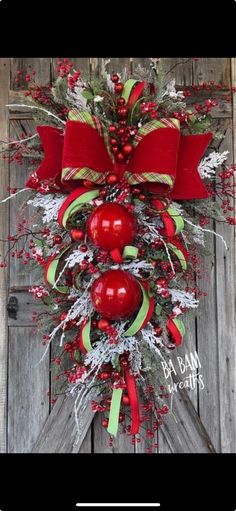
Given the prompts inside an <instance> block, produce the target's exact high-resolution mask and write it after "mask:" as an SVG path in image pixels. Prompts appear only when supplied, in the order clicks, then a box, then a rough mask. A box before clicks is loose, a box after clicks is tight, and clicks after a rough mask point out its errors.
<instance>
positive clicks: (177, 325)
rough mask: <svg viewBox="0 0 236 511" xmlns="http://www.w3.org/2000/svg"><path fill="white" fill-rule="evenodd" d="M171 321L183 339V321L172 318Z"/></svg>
mask: <svg viewBox="0 0 236 511" xmlns="http://www.w3.org/2000/svg"><path fill="white" fill-rule="evenodd" d="M172 321H173V323H174V324H175V326H176V327H177V328H178V330H179V332H180V333H181V335H182V337H184V335H185V326H184V324H183V321H182V320H181V319H179V318H174V319H173V320H172Z"/></svg>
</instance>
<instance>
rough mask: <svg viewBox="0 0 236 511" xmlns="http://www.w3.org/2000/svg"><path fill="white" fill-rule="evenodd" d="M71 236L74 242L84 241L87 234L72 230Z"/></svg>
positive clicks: (80, 230)
mask: <svg viewBox="0 0 236 511" xmlns="http://www.w3.org/2000/svg"><path fill="white" fill-rule="evenodd" d="M70 235H71V237H72V239H73V240H74V241H83V240H84V238H85V233H84V231H82V229H71V231H70Z"/></svg>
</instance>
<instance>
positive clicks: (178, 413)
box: [159, 377, 215, 454]
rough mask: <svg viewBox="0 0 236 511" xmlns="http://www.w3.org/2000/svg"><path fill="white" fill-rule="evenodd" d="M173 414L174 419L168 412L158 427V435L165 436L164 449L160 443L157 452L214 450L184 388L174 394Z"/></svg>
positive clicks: (209, 451)
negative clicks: (161, 424)
mask: <svg viewBox="0 0 236 511" xmlns="http://www.w3.org/2000/svg"><path fill="white" fill-rule="evenodd" d="M174 380H175V381H176V382H178V378H177V377H174ZM173 414H174V416H175V417H176V421H175V420H174V418H173V416H172V415H171V414H170V413H169V414H167V415H166V416H165V417H164V419H163V421H164V424H163V426H162V427H161V428H160V433H159V435H160V436H161V435H163V436H164V438H165V443H164V447H165V450H163V448H162V446H161V445H160V447H159V452H168V453H170V452H172V453H176V454H177V453H183V454H187V453H195V454H197V453H214V452H215V449H214V446H213V445H212V442H211V439H210V437H209V436H208V434H207V432H206V430H205V428H204V425H203V424H202V422H201V419H200V418H199V416H198V414H197V412H196V410H195V409H194V406H193V403H192V401H191V399H190V398H189V396H188V393H187V392H186V391H185V389H183V390H180V389H179V390H178V392H177V393H176V395H175V399H174V401H173ZM159 442H160V441H159Z"/></svg>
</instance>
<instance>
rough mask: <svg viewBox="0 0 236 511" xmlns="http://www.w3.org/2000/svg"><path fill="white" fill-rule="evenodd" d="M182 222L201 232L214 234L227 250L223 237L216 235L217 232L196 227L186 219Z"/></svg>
mask: <svg viewBox="0 0 236 511" xmlns="http://www.w3.org/2000/svg"><path fill="white" fill-rule="evenodd" d="M184 221H185V222H186V223H187V224H189V225H191V226H192V227H194V228H195V229H199V230H200V231H203V232H209V233H210V234H214V235H215V236H217V237H218V238H220V239H221V241H222V242H223V243H224V246H225V248H226V250H228V246H227V244H226V241H225V240H224V238H223V236H221V234H218V232H215V231H212V230H211V229H204V228H203V227H201V226H200V225H196V224H194V223H192V222H190V220H187V219H186V218H184Z"/></svg>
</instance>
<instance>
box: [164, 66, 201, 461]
mask: <svg viewBox="0 0 236 511" xmlns="http://www.w3.org/2000/svg"><path fill="white" fill-rule="evenodd" d="M161 68H162V70H163V71H165V73H167V74H166V76H165V82H168V81H169V80H171V79H175V82H176V85H185V86H186V85H191V83H192V79H193V77H192V59H188V58H164V59H161ZM184 324H185V328H186V335H185V337H184V343H183V345H182V346H181V347H180V348H177V349H176V350H175V351H173V353H172V354H171V357H170V358H171V360H172V361H173V364H174V367H175V369H176V370H177V372H178V364H177V357H179V356H180V357H184V356H185V355H186V354H189V353H190V352H192V353H193V352H194V351H195V350H196V321H195V314H194V312H192V313H190V314H189V315H186V316H185V317H184ZM178 373H179V372H178ZM179 376H180V377H181V375H180V374H179ZM177 392H178V391H177ZM187 392H188V394H189V397H190V399H191V401H192V403H193V405H194V408H195V409H196V410H197V407H198V391H197V388H196V387H195V388H194V389H193V390H191V389H188V390H187ZM177 398H178V396H176V393H174V395H173V401H175V400H176V399H177ZM164 428H165V424H164V425H163V426H162V428H160V429H159V432H158V446H159V447H158V451H159V453H166V454H170V453H172V452H173V446H171V445H170V444H169V443H168V441H167V439H166V437H165V435H164V434H163V430H164Z"/></svg>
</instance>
